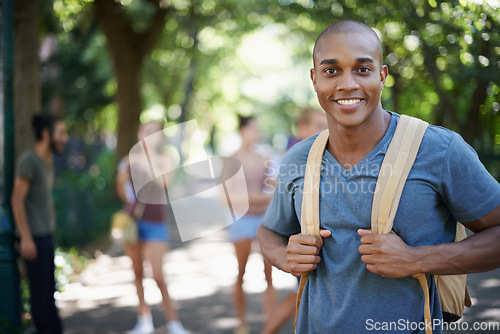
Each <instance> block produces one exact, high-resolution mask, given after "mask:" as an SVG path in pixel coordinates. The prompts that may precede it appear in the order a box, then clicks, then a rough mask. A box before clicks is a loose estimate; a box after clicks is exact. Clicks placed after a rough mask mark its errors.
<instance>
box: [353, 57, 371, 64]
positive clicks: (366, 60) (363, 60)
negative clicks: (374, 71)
mask: <svg viewBox="0 0 500 334" xmlns="http://www.w3.org/2000/svg"><path fill="white" fill-rule="evenodd" d="M356 61H357V62H358V63H375V61H374V60H373V58H370V57H362V58H358V59H356Z"/></svg>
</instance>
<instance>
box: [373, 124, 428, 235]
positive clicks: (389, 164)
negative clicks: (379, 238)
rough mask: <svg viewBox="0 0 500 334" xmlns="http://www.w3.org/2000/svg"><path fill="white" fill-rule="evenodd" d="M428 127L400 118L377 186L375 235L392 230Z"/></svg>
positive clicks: (374, 203) (374, 217) (374, 214)
mask: <svg viewBox="0 0 500 334" xmlns="http://www.w3.org/2000/svg"><path fill="white" fill-rule="evenodd" d="M428 125H429V124H428V123H427V122H424V121H422V120H420V119H418V118H414V117H410V116H406V115H401V117H400V118H399V122H398V126H397V128H396V131H395V132H394V136H393V138H392V140H391V143H390V145H389V148H388V149H387V153H386V155H385V158H384V161H383V163H382V166H381V168H380V173H379V176H378V180H377V185H376V186H375V193H374V195H373V205H372V220H371V221H372V233H374V234H386V233H389V232H390V231H391V230H392V224H393V222H394V217H395V216H396V212H397V210H398V206H399V200H400V198H401V194H402V193H403V188H404V185H405V182H406V179H407V178H408V174H409V173H410V170H411V168H412V166H413V163H414V162H415V159H416V157H417V153H418V149H419V147H420V143H421V142H422V139H423V137H424V134H425V130H426V129H427V126H428Z"/></svg>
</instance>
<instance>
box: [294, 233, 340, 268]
mask: <svg viewBox="0 0 500 334" xmlns="http://www.w3.org/2000/svg"><path fill="white" fill-rule="evenodd" d="M320 235H321V236H322V237H323V238H328V237H329V236H331V235H332V232H331V231H329V230H321V231H320ZM320 250H321V241H320V240H319V238H317V237H314V236H311V235H302V234H296V235H292V236H291V237H290V239H289V240H288V246H287V248H286V259H287V262H288V269H289V271H290V273H291V274H292V275H293V276H296V277H298V276H300V275H302V274H304V273H306V272H309V271H312V270H314V269H316V267H317V266H318V263H319V262H320V261H321V258H320V256H319V252H320Z"/></svg>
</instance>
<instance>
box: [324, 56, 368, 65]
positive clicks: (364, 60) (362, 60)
mask: <svg viewBox="0 0 500 334" xmlns="http://www.w3.org/2000/svg"><path fill="white" fill-rule="evenodd" d="M356 62H358V63H375V61H374V60H373V58H371V57H361V58H357V59H356ZM336 63H338V61H337V59H333V58H328V59H323V60H322V61H321V62H320V63H319V64H320V65H324V64H328V65H332V64H336Z"/></svg>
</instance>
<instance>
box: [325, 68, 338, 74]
mask: <svg viewBox="0 0 500 334" xmlns="http://www.w3.org/2000/svg"><path fill="white" fill-rule="evenodd" d="M336 72H337V70H335V69H334V68H326V69H325V73H326V74H335V73H336Z"/></svg>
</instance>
